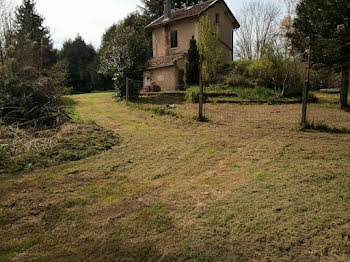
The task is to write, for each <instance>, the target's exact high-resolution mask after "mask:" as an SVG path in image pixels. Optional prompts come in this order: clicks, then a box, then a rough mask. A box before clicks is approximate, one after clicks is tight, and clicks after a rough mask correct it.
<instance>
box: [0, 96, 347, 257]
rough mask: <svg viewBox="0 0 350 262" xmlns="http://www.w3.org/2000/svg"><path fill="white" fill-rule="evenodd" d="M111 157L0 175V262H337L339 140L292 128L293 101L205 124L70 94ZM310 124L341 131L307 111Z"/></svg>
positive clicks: (343, 180) (338, 122) (334, 113)
mask: <svg viewBox="0 0 350 262" xmlns="http://www.w3.org/2000/svg"><path fill="white" fill-rule="evenodd" d="M71 98H73V99H74V100H76V101H77V104H76V110H77V112H78V114H79V116H80V118H82V120H83V121H94V122H96V123H97V124H99V125H101V126H103V127H105V128H108V129H111V130H114V131H116V133H118V134H119V135H120V137H121V142H120V145H118V146H115V147H113V149H111V150H110V151H107V152H104V153H102V154H99V155H96V156H93V157H90V158H88V159H84V160H80V161H78V162H74V163H68V164H64V165H60V166H56V167H51V168H49V169H45V170H40V171H36V172H32V173H29V174H23V175H19V176H16V177H3V178H1V180H0V261H345V262H348V261H349V259H350V209H349V208H350V149H349V146H350V134H333V133H323V132H316V131H315V132H302V131H300V128H299V119H300V114H301V112H300V109H301V108H300V105H298V104H297V105H274V106H269V105H207V107H206V112H207V114H208V116H209V119H210V121H209V122H207V123H198V122H195V121H193V120H191V118H192V117H193V116H194V115H195V114H196V110H197V105H194V104H187V103H178V104H177V105H176V109H175V111H176V112H177V114H176V115H177V116H178V117H173V116H168V115H166V116H158V115H154V114H153V113H152V111H143V110H140V109H139V108H137V107H127V106H125V104H124V103H116V102H115V101H114V99H113V98H112V93H98V94H89V95H78V96H72V97H71ZM309 119H310V121H315V122H317V123H324V124H327V125H329V126H332V127H336V128H350V114H349V113H347V112H343V111H341V110H339V109H337V108H329V107H321V106H319V105H317V104H315V105H310V107H309Z"/></svg>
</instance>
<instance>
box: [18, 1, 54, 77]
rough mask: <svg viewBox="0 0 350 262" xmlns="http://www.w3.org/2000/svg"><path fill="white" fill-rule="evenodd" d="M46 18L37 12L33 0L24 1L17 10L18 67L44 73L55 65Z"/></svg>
mask: <svg viewBox="0 0 350 262" xmlns="http://www.w3.org/2000/svg"><path fill="white" fill-rule="evenodd" d="M43 23H44V18H43V17H42V16H41V15H40V14H39V13H38V12H37V11H36V8H35V2H34V1H33V0H23V2H22V5H21V6H19V7H18V8H17V10H16V18H15V24H16V33H15V36H14V38H15V39H16V41H15V49H16V51H15V54H16V59H17V63H18V66H22V67H24V66H30V67H33V68H34V69H36V70H38V72H43V71H45V70H46V69H49V68H50V67H51V66H52V65H53V64H55V62H56V60H57V57H56V52H55V50H54V49H53V44H52V41H51V37H50V31H49V29H48V28H47V27H45V26H44V25H43Z"/></svg>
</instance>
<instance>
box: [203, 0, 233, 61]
mask: <svg viewBox="0 0 350 262" xmlns="http://www.w3.org/2000/svg"><path fill="white" fill-rule="evenodd" d="M216 14H219V17H220V19H219V31H220V40H221V41H222V43H220V46H221V47H222V48H223V50H224V53H225V57H224V58H223V60H224V61H223V62H228V61H232V57H233V55H232V49H233V29H234V26H233V23H234V20H233V18H232V17H231V15H230V13H229V11H228V10H227V8H226V6H225V4H224V3H222V2H221V3H218V4H216V5H214V6H212V7H211V8H209V9H208V10H207V11H206V12H205V13H204V14H203V15H209V17H210V19H211V22H212V26H213V27H214V28H215V27H216V26H217V24H216ZM203 15H202V16H203Z"/></svg>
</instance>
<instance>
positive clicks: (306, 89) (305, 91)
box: [301, 45, 311, 125]
mask: <svg viewBox="0 0 350 262" xmlns="http://www.w3.org/2000/svg"><path fill="white" fill-rule="evenodd" d="M310 66H311V45H309V52H308V66H307V79H306V81H305V84H304V88H303V110H302V115H301V123H302V124H303V125H305V124H306V122H307V118H306V116H307V100H308V93H309V84H310Z"/></svg>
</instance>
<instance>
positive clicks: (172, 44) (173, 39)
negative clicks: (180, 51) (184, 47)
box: [170, 31, 178, 48]
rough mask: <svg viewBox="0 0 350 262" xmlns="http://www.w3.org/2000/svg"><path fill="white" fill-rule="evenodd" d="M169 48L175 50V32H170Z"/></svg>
mask: <svg viewBox="0 0 350 262" xmlns="http://www.w3.org/2000/svg"><path fill="white" fill-rule="evenodd" d="M170 43H171V48H177V46H178V45H177V31H172V32H171V34H170Z"/></svg>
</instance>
